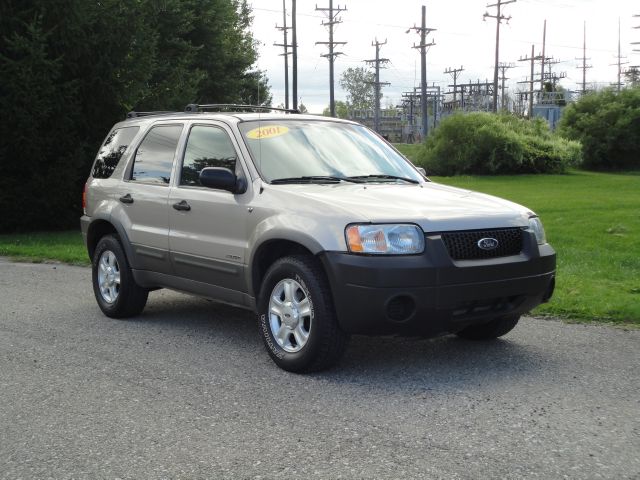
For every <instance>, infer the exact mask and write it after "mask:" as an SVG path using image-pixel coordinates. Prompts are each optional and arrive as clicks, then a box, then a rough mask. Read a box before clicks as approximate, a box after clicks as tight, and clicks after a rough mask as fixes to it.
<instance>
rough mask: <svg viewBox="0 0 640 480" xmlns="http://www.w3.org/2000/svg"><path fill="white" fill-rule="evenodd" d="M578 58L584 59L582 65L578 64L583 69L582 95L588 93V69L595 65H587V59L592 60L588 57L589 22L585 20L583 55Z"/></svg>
mask: <svg viewBox="0 0 640 480" xmlns="http://www.w3.org/2000/svg"><path fill="white" fill-rule="evenodd" d="M576 60H581V61H582V66H578V68H581V69H582V88H580V95H584V94H585V93H587V69H588V68H592V67H593V65H587V60H591V59H590V58H587V22H584V25H583V27H582V57H580V58H576Z"/></svg>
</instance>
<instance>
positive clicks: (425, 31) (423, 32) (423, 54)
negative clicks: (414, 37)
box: [407, 0, 515, 141]
mask: <svg viewBox="0 0 640 480" xmlns="http://www.w3.org/2000/svg"><path fill="white" fill-rule="evenodd" d="M512 1H514V2H515V0H512ZM411 30H414V31H415V32H416V33H419V34H420V45H415V44H414V45H413V48H419V49H420V92H421V97H420V110H421V112H422V140H423V141H424V140H426V138H427V135H429V121H428V117H427V115H428V112H427V48H428V47H432V46H433V45H435V44H436V43H435V42H431V43H427V35H429V33H431V32H434V31H435V30H436V29H435V28H428V27H427V7H426V6H424V5H422V26H420V27H417V26H415V25H414V26H413V27H412V28H410V29H409V30H407V33H409V32H410V31H411Z"/></svg>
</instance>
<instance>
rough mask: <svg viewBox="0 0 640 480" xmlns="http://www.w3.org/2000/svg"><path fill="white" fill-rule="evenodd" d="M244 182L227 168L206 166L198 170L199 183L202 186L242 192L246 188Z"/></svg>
mask: <svg viewBox="0 0 640 480" xmlns="http://www.w3.org/2000/svg"><path fill="white" fill-rule="evenodd" d="M244 183H245V182H244V179H239V178H238V177H236V174H235V173H233V172H232V171H231V170H229V169H228V168H222V167H207V168H203V169H202V170H201V171H200V184H201V185H202V186H204V187H208V188H217V189H218V190H227V191H228V192H231V193H243V192H244V191H245V190H246V185H244Z"/></svg>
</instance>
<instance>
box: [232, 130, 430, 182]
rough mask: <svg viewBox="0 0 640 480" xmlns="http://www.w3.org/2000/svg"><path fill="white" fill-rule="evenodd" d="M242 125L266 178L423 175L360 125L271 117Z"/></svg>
mask: <svg viewBox="0 0 640 480" xmlns="http://www.w3.org/2000/svg"><path fill="white" fill-rule="evenodd" d="M239 128H240V132H241V133H242V137H243V139H244V141H245V143H246V145H247V147H248V148H249V151H250V152H251V156H252V157H253V160H254V163H255V165H256V167H257V168H258V170H259V172H260V174H261V175H262V177H263V178H264V179H265V180H266V181H268V182H273V181H274V180H276V183H286V180H295V179H305V180H310V181H319V180H322V179H323V178H324V179H325V180H329V181H340V180H341V179H348V178H351V179H358V180H359V181H376V182H377V181H380V182H383V181H384V182H397V181H408V182H410V183H418V181H420V180H423V178H422V177H421V176H420V174H419V173H418V172H416V170H415V169H414V168H413V167H412V166H411V165H410V164H409V163H408V162H407V160H405V159H404V158H403V157H402V156H401V155H399V154H398V153H397V152H396V151H395V150H393V149H392V148H391V147H389V145H387V144H386V143H385V142H384V141H382V140H381V139H380V138H378V136H377V135H375V134H374V133H373V132H371V131H370V130H368V129H367V128H365V127H363V126H360V125H352V124H348V123H338V122H331V121H308V120H306V121H305V120H277V121H276V120H269V121H251V122H243V123H240V124H239ZM278 180H280V182H277V181H278ZM283 180H284V181H283Z"/></svg>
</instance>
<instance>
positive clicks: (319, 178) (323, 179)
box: [271, 175, 417, 185]
mask: <svg viewBox="0 0 640 480" xmlns="http://www.w3.org/2000/svg"><path fill="white" fill-rule="evenodd" d="M341 181H342V182H351V183H362V180H357V179H356V178H355V177H334V176H331V175H309V176H304V177H289V178H276V179H275V180H271V184H272V185H277V184H279V183H338V182H341ZM416 183H417V182H416Z"/></svg>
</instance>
